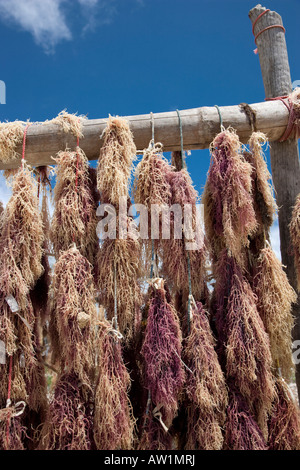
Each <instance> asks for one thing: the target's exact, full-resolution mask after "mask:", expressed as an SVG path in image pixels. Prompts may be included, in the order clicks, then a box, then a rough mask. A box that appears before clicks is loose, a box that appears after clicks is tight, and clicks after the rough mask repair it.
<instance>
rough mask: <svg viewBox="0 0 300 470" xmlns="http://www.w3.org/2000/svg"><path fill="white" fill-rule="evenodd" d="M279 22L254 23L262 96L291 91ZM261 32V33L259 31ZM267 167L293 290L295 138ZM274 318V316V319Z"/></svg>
mask: <svg viewBox="0 0 300 470" xmlns="http://www.w3.org/2000/svg"><path fill="white" fill-rule="evenodd" d="M265 11H266V8H265V7H262V6H261V5H257V6H256V7H254V8H253V9H252V10H251V11H250V12H249V17H250V20H251V22H252V25H253V24H254V23H255V21H256V19H257V18H258V16H259V15H261V14H262V13H263V12H265ZM273 25H283V23H282V18H281V16H280V15H279V14H278V13H276V12H274V11H268V12H266V13H265V14H263V16H261V17H260V18H259V19H258V20H257V22H256V23H255V25H254V31H253V32H254V35H255V36H257V35H258V34H259V36H257V49H258V54H259V60H260V66H261V72H262V78H263V82H264V88H265V95H266V97H267V98H275V97H277V96H285V95H288V94H289V93H290V92H291V91H292V83H291V75H290V67H289V61H288V53H287V46H286V40H285V33H284V30H283V29H282V28H280V27H278V26H276V27H272V28H269V27H270V26H273ZM265 28H268V29H267V30H265V31H263V32H262V33H261V34H260V32H261V31H262V30H264V29H265ZM270 156H271V170H272V178H273V182H274V187H275V191H276V199H277V204H278V207H279V231H280V249H281V256H282V263H283V264H284V265H285V267H286V273H287V276H288V278H289V281H290V283H291V285H292V286H293V288H294V289H295V290H297V282H296V272H295V268H294V259H293V256H292V255H291V240H290V232H289V224H290V221H291V215H292V208H293V206H294V204H295V200H296V197H297V195H298V193H299V192H300V165H299V149H298V140H297V139H296V138H291V139H289V140H287V141H286V142H282V143H280V142H276V141H275V142H273V143H272V145H271V148H270ZM299 301H300V297H298V304H296V305H295V306H294V309H293V314H294V316H295V320H296V324H295V328H294V331H293V339H294V341H296V340H300V308H299V305H300V302H299ZM274 321H276V319H274ZM296 382H297V388H298V396H299V397H300V364H296Z"/></svg>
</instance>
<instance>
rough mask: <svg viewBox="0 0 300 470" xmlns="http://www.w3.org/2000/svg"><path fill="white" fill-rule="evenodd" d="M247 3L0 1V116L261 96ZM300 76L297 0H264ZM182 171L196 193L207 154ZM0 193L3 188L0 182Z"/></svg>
mask: <svg viewBox="0 0 300 470" xmlns="http://www.w3.org/2000/svg"><path fill="white" fill-rule="evenodd" d="M255 5H256V2H255V1H248V0H226V1H225V0H223V1H222V0H43V1H40V0H0V44H1V67H0V80H3V81H4V82H5V83H6V104H5V105H0V120H1V121H5V120H9V121H11V120H15V119H20V120H27V119H30V120H31V121H43V120H45V119H51V118H52V117H55V116H56V115H57V114H58V113H59V112H60V111H61V110H63V109H67V111H68V112H70V113H76V112H77V113H78V114H84V115H87V116H88V118H91V119H92V118H101V117H107V116H108V114H112V115H115V114H118V115H120V116H125V115H132V114H145V113H149V112H150V111H152V112H154V113H155V112H163V111H171V110H175V109H177V108H178V109H186V108H193V107H198V106H213V105H215V104H218V105H234V104H239V103H240V102H247V103H249V104H250V103H254V102H258V101H263V100H264V97H265V96H264V88H263V83H262V78H261V71H260V65H259V58H258V56H257V55H255V54H254V52H253V50H254V48H255V44H254V38H253V35H252V30H251V22H250V20H249V18H248V12H249V10H250V9H251V8H252V7H254V6H255ZM264 5H265V6H266V7H267V8H270V9H272V10H276V11H277V12H278V13H279V14H280V15H281V16H282V18H283V24H284V26H285V27H286V40H287V45H288V52H289V60H290V67H291V75H292V81H294V80H300V63H299V61H297V59H298V50H297V46H298V45H299V39H300V35H299V7H300V1H299V0H274V1H273V0H270V1H268V2H267V3H266V4H264ZM187 163H188V168H189V171H190V173H191V176H192V178H193V181H194V183H195V186H196V188H197V189H198V191H199V193H201V192H202V189H203V185H204V183H205V179H206V173H207V170H208V166H209V153H208V151H207V150H199V151H192V154H191V156H189V157H188V160H187ZM0 182H1V184H0V199H4V202H5V200H6V199H7V197H8V195H9V191H8V190H7V189H5V188H4V186H3V181H2V178H1V180H0Z"/></svg>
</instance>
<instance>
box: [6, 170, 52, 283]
mask: <svg viewBox="0 0 300 470" xmlns="http://www.w3.org/2000/svg"><path fill="white" fill-rule="evenodd" d="M12 193H13V194H12V196H11V198H10V200H9V201H8V203H7V205H6V208H5V211H4V214H3V216H2V217H3V221H2V224H3V228H2V233H1V240H0V245H1V247H2V248H3V247H4V245H6V249H7V250H8V251H9V253H10V256H11V257H12V258H13V259H14V261H15V263H16V265H17V267H18V269H19V270H20V272H21V275H22V277H23V279H24V281H25V282H26V284H27V285H28V287H29V288H32V287H33V286H34V285H35V283H36V281H37V280H38V278H39V277H40V276H41V275H42V273H43V266H42V264H41V259H42V253H43V249H42V246H43V241H44V232H43V222H42V218H41V214H40V211H39V202H38V198H37V185H36V181H35V179H34V177H33V174H32V172H31V171H30V170H29V169H28V167H27V166H24V169H23V168H20V169H19V170H18V171H17V173H16V175H15V176H14V179H13V186H12ZM1 251H2V249H1Z"/></svg>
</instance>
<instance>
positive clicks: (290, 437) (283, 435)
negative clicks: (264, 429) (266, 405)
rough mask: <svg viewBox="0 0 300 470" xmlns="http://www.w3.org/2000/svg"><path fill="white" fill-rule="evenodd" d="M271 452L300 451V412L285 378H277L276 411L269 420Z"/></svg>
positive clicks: (274, 410)
mask: <svg viewBox="0 0 300 470" xmlns="http://www.w3.org/2000/svg"><path fill="white" fill-rule="evenodd" d="M269 450H300V411H299V407H298V405H297V404H296V403H295V402H294V400H293V398H292V395H291V393H290V390H289V387H288V385H287V383H286V382H285V381H284V379H283V378H281V377H277V378H276V397H275V401H274V409H273V412H272V415H271V417H270V420H269Z"/></svg>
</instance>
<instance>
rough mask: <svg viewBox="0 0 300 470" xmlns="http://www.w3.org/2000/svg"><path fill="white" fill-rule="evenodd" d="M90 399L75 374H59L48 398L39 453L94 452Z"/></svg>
mask: <svg viewBox="0 0 300 470" xmlns="http://www.w3.org/2000/svg"><path fill="white" fill-rule="evenodd" d="M92 400H93V396H92V393H91V390H90V388H89V387H88V386H86V384H83V383H82V382H81V380H80V378H79V377H78V375H76V374H75V372H74V371H69V372H66V373H65V374H62V375H61V376H60V377H59V379H58V381H57V383H56V386H55V390H54V395H53V396H52V398H51V402H50V406H49V411H48V416H47V419H46V421H45V424H44V426H43V429H42V432H41V438H40V444H39V449H40V450H93V449H95V446H94V443H93V412H92Z"/></svg>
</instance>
